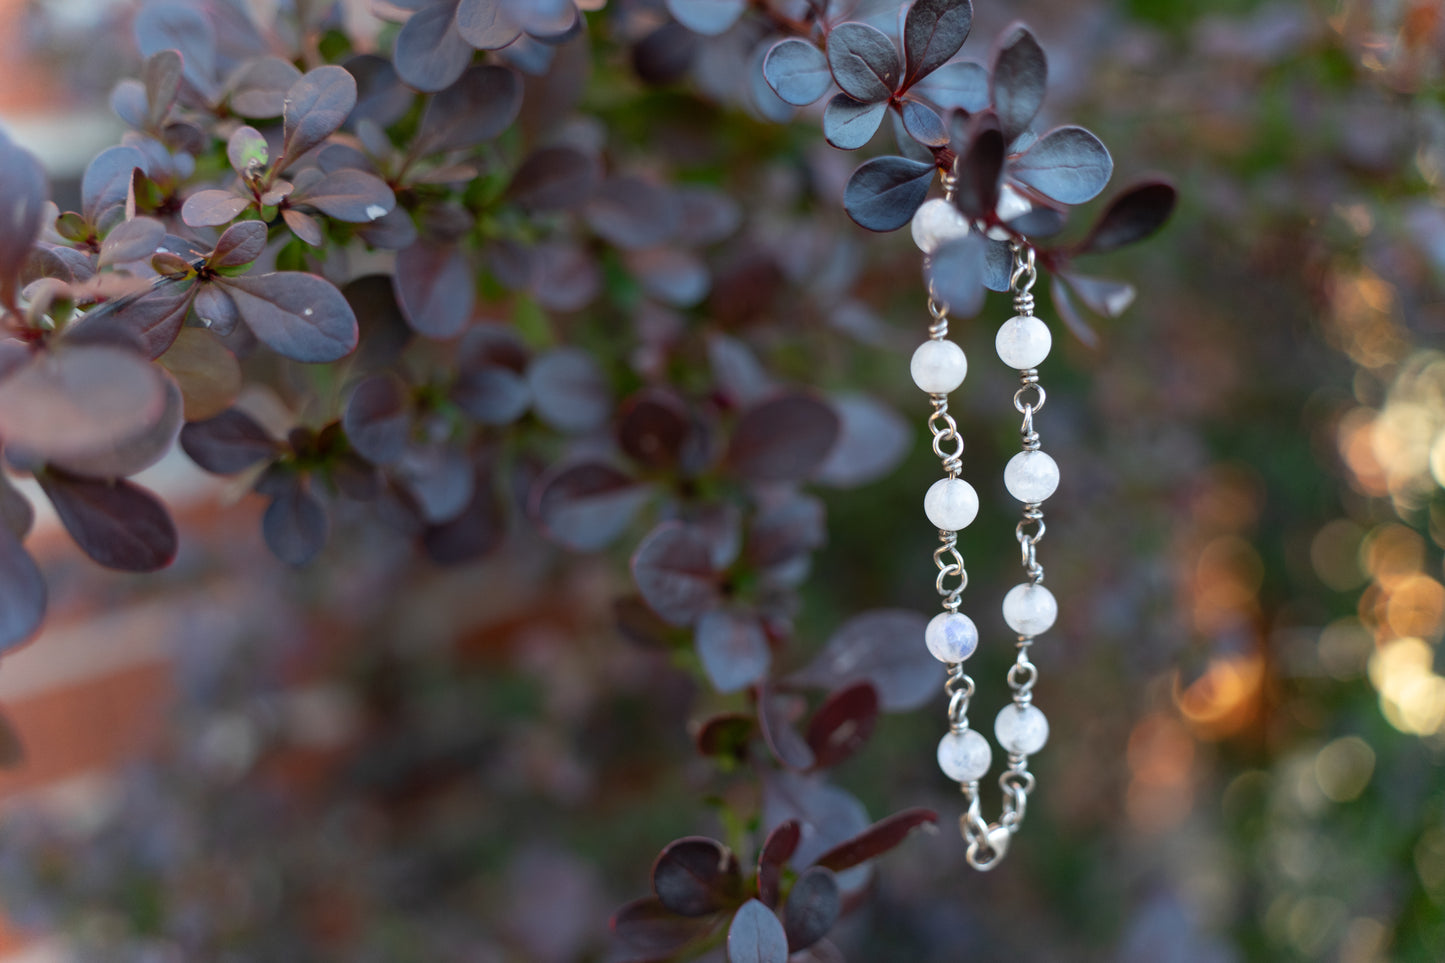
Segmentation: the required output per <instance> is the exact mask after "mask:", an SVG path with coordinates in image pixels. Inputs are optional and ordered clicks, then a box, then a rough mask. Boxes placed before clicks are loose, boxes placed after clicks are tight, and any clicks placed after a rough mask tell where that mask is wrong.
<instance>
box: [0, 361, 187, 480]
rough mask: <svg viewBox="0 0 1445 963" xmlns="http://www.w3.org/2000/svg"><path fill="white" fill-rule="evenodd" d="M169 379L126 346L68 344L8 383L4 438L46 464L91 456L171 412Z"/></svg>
mask: <svg viewBox="0 0 1445 963" xmlns="http://www.w3.org/2000/svg"><path fill="white" fill-rule="evenodd" d="M165 407H166V379H165V376H164V375H163V374H162V373H161V372H160V371H159V370H158V369H156V368H155V367H154V366H153V365H151V364H150V362H148V361H146V360H145V359H144V358H142V357H141V356H140V355H138V354H135V353H134V352H132V351H129V350H126V349H124V348H119V347H115V346H112V345H102V344H73V345H68V346H66V345H62V346H60V347H57V348H56V349H55V350H52V351H44V352H38V353H35V354H33V355H32V356H31V358H30V360H29V361H27V362H26V363H25V364H24V366H22V367H21V368H19V369H18V370H17V371H15V372H13V373H12V374H10V375H9V376H8V377H6V378H5V379H4V380H3V381H0V438H4V439H5V442H6V444H8V445H11V446H13V447H15V448H17V449H23V450H24V451H25V452H26V453H27V454H28V455H31V456H34V457H36V458H38V459H40V460H45V459H48V458H83V457H86V456H88V455H95V454H98V453H101V452H104V451H107V450H108V449H109V448H110V447H111V446H112V445H113V444H114V443H115V439H117V438H133V437H136V436H137V435H139V434H140V433H142V432H144V431H146V430H147V429H149V428H151V427H153V426H154V425H155V424H156V423H157V422H158V421H159V420H160V419H161V417H162V416H163V415H164V413H165Z"/></svg>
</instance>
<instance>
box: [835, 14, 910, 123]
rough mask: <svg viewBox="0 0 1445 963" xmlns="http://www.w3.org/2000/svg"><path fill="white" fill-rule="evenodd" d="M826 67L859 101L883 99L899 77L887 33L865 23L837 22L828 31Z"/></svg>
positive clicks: (844, 89)
mask: <svg viewBox="0 0 1445 963" xmlns="http://www.w3.org/2000/svg"><path fill="white" fill-rule="evenodd" d="M828 67H829V69H831V70H832V71H833V79H834V80H835V81H837V83H838V86H839V87H841V88H842V90H843V93H845V94H847V95H848V96H850V97H852V98H853V99H854V100H858V101H862V102H863V103H876V102H879V101H886V100H887V99H888V98H889V96H890V95H892V93H893V91H894V89H895V88H896V87H897V86H898V81H899V80H900V79H901V77H900V74H901V70H900V64H899V63H898V51H897V49H895V48H894V46H893V41H892V40H889V39H888V35H887V34H885V33H883V31H881V30H879V29H877V28H876V27H870V26H868V25H867V24H866V23H858V22H856V21H849V22H847V23H840V24H839V25H838V26H836V27H834V28H833V30H832V32H830V33H829V34H828Z"/></svg>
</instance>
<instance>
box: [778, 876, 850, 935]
mask: <svg viewBox="0 0 1445 963" xmlns="http://www.w3.org/2000/svg"><path fill="white" fill-rule="evenodd" d="M842 911H843V902H842V899H841V898H840V897H839V894H838V879H837V877H835V876H834V875H833V872H832V870H829V869H827V868H825V867H822V866H813V867H810V868H808V869H806V870H804V871H803V873H802V874H801V875H800V876H799V877H798V879H797V881H796V882H794V883H793V888H792V889H791V890H789V891H788V905H786V906H784V907H783V929H784V930H785V931H786V932H787V934H788V949H789V951H791V952H797V951H798V950H805V949H807V948H808V947H810V946H812V945H813V944H814V943H816V942H818V941H819V940H821V939H822V938H823V937H825V936H827V935H828V931H829V930H830V929H832V928H833V924H834V923H836V922H838V916H839V914H840V913H842Z"/></svg>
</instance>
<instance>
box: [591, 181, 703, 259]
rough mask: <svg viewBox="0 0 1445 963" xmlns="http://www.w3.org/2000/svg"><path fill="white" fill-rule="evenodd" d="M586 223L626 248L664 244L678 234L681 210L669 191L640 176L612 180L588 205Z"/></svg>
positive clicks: (599, 189)
mask: <svg viewBox="0 0 1445 963" xmlns="http://www.w3.org/2000/svg"><path fill="white" fill-rule="evenodd" d="M586 215H587V223H588V224H589V225H591V227H592V230H594V231H596V232H597V233H598V234H599V235H600V236H601V237H602V238H603V239H604V240H606V241H608V242H610V243H612V244H615V245H617V246H618V247H623V248H645V247H653V246H654V245H657V244H661V243H663V242H664V241H666V240H667V239H668V238H670V237H672V235H673V234H675V233H676V232H677V226H678V221H679V219H680V215H681V208H680V206H679V205H678V203H677V198H675V197H674V196H673V195H672V193H671V192H670V191H668V190H667V189H666V188H664V187H662V186H660V185H658V184H654V183H652V182H651V181H648V180H644V179H643V178H641V177H634V176H627V175H624V176H621V177H609V178H608V179H607V180H605V181H603V182H602V185H601V186H600V187H599V188H598V189H597V191H596V193H595V194H594V195H593V197H592V200H591V201H589V202H588V204H587V208H586Z"/></svg>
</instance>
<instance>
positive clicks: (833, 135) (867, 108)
mask: <svg viewBox="0 0 1445 963" xmlns="http://www.w3.org/2000/svg"><path fill="white" fill-rule="evenodd" d="M887 113H888V102H887V101H886V100H855V99H853V98H852V97H850V96H848V95H847V94H835V95H834V96H833V98H832V99H831V100H829V101H828V106H827V107H825V108H823V136H824V137H825V138H827V140H828V143H830V144H832V145H833V146H834V147H836V148H838V149H839V150H857V149H858V148H860V147H862V146H864V145H865V144H867V143H868V142H869V141H870V140H872V139H873V135H874V134H876V133H878V128H879V126H881V125H882V123H883V117H884V116H885V115H886V114H887Z"/></svg>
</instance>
